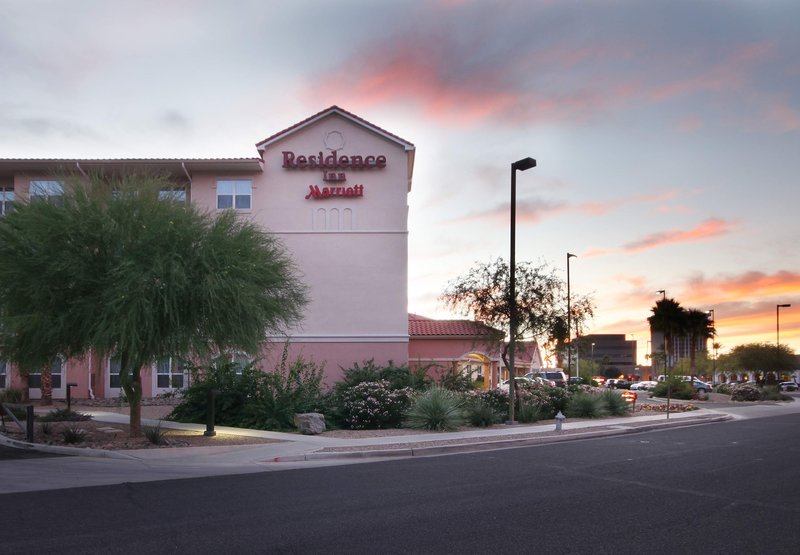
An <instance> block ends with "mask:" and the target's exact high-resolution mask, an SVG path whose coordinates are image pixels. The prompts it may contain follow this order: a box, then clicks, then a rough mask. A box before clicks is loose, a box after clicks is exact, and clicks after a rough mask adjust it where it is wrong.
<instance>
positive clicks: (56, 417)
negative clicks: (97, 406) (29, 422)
mask: <svg viewBox="0 0 800 555" xmlns="http://www.w3.org/2000/svg"><path fill="white" fill-rule="evenodd" d="M91 419H92V416H91V415H90V414H83V413H81V412H75V411H74V410H68V409H55V410H51V411H50V412H48V413H47V414H45V415H43V416H40V417H39V421H40V422H82V421H85V420H91Z"/></svg>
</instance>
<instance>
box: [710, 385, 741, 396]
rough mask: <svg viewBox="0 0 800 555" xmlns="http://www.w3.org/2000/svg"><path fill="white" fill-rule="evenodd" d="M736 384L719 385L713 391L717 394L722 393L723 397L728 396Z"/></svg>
mask: <svg viewBox="0 0 800 555" xmlns="http://www.w3.org/2000/svg"><path fill="white" fill-rule="evenodd" d="M734 385H736V384H729V383H721V384H719V385H718V386H717V387H716V388H715V390H716V392H717V393H722V394H724V395H730V394H732V393H733V387H734Z"/></svg>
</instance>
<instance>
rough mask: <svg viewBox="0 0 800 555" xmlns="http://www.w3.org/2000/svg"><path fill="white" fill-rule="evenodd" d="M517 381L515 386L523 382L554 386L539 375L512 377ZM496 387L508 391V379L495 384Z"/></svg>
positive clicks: (523, 383)
mask: <svg viewBox="0 0 800 555" xmlns="http://www.w3.org/2000/svg"><path fill="white" fill-rule="evenodd" d="M514 379H515V380H516V381H517V387H519V386H521V385H525V384H535V383H536V384H539V385H549V386H550V387H555V385H553V384H551V383H547V382H546V380H543V379H542V378H540V377H539V376H530V375H526V376H517V377H516V378H514ZM497 389H502V390H503V391H508V380H506V381H504V382H503V383H501V384H500V385H498V386H497Z"/></svg>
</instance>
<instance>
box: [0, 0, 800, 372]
mask: <svg viewBox="0 0 800 555" xmlns="http://www.w3.org/2000/svg"><path fill="white" fill-rule="evenodd" d="M0 13H2V17H0V158H135V157H154V158H169V157H184V156H185V157H192V158H202V157H212V158H222V157H255V156H257V152H256V150H255V146H254V145H255V143H256V142H258V141H259V140H261V139H263V138H264V137H267V136H270V135H272V134H273V133H275V132H277V131H280V130H282V129H285V128H286V127H288V126H290V125H292V124H294V123H297V122H299V121H301V120H303V119H305V118H306V117H308V116H309V115H312V114H315V113H317V112H319V111H321V110H323V109H325V108H327V107H329V106H331V105H334V104H335V105H338V106H340V107H342V108H344V109H345V110H348V111H350V112H352V113H355V114H356V115H358V116H360V117H362V118H364V119H366V120H367V121H370V122H372V123H374V124H375V125H378V126H380V127H382V128H384V129H387V130H389V131H390V132H392V133H394V134H395V135H398V136H400V137H402V138H403V139H405V140H407V141H410V142H412V143H414V145H415V146H416V159H415V168H414V179H413V186H412V190H411V193H410V195H409V230H410V232H409V310H410V311H412V312H416V313H419V314H423V315H426V316H430V317H438V318H460V317H461V315H458V314H453V313H449V312H447V310H446V309H445V307H444V306H443V304H442V302H441V301H440V299H439V298H440V295H441V293H442V292H443V291H444V290H445V288H446V287H447V284H448V283H449V282H451V281H452V280H454V279H456V278H457V277H458V276H461V275H464V274H466V273H467V272H468V271H469V269H470V268H471V267H473V266H474V265H475V264H476V263H484V262H489V261H491V260H493V259H495V258H497V257H505V258H506V259H507V258H508V253H509V205H510V184H509V183H510V177H509V175H510V164H511V163H512V162H514V161H515V160H519V159H521V158H525V157H528V156H530V157H533V158H535V159H536V160H537V163H538V165H537V167H536V168H534V169H531V170H528V171H526V172H520V173H519V174H518V176H517V226H516V249H517V250H516V258H517V261H520V262H522V261H531V262H535V263H545V264H548V265H549V266H551V267H552V268H554V269H555V270H556V271H557V272H558V275H560V276H561V277H562V279H566V253H567V252H570V253H573V254H576V255H577V258H573V259H572V260H571V262H570V285H571V290H572V292H573V293H575V294H576V295H591V296H592V297H593V299H594V302H595V305H596V309H595V317H594V319H593V320H592V321H590V322H589V323H588V325H587V327H586V329H584V330H583V333H624V334H628V338H629V339H635V340H636V341H637V344H638V351H639V361H640V363H642V364H644V363H645V359H644V355H645V354H646V353H647V352H648V349H649V345H648V339H649V329H648V325H647V317H648V316H649V315H650V314H651V312H650V311H651V308H652V307H653V306H654V304H655V302H656V301H657V300H658V299H660V298H661V294H660V293H657V291H659V290H665V291H666V296H667V297H669V298H674V299H675V300H677V301H678V302H679V303H680V304H681V305H682V306H684V307H686V308H695V309H699V310H710V309H713V310H714V316H715V323H716V329H717V341H718V342H719V343H720V344H721V349H720V353H724V352H727V351H728V350H730V349H731V348H733V347H735V346H736V345H740V344H744V343H750V342H774V341H776V336H777V333H778V318H780V323H779V326H780V341H781V343H784V344H786V345H788V346H789V347H790V348H792V349H794V350H795V351H796V352H800V258H798V256H797V255H798V239H800V218H798V217H797V214H798V210H799V209H800V178H799V177H798V175H800V2H796V0H772V1H767V0H726V1H722V0H718V1H710V0H692V1H683V0H674V1H658V0H647V1H645V0H641V1H633V0H617V1H612V0H607V1H606V0H598V1H591V0H584V1H580V2H578V1H575V2H573V1H569V0H561V1H555V0H540V1H536V0H521V1H503V0H494V1H470V0H428V1H423V0H401V1H395V0H382V1H381V0H338V1H325V0H286V1H284V0H256V1H251V0H237V1H236V2H230V1H224V0H220V1H211V0H208V1H206V0H192V1H189V0H171V1H169V2H163V1H160V0H158V1H150V0H136V1H132V0H130V1H129V0H116V1H108V0H70V1H69V2H63V1H60V0H59V1H55V0H0ZM778 304H791V305H792V306H791V307H790V308H782V309H780V313H779V316H778V314H777V310H776V306H777V305H778Z"/></svg>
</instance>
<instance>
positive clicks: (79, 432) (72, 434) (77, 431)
mask: <svg viewBox="0 0 800 555" xmlns="http://www.w3.org/2000/svg"><path fill="white" fill-rule="evenodd" d="M61 437H62V439H63V440H64V443H67V444H75V443H83V440H84V439H86V430H84V429H81V428H78V427H77V426H70V427H69V428H65V429H63V430H62V431H61Z"/></svg>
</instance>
